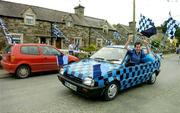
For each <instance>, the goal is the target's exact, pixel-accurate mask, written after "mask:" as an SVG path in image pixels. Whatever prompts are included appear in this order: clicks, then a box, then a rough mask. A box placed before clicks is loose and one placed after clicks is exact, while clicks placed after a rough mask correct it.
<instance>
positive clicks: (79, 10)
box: [74, 4, 84, 16]
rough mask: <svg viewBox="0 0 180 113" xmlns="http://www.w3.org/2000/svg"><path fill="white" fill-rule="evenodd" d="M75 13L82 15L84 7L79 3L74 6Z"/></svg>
mask: <svg viewBox="0 0 180 113" xmlns="http://www.w3.org/2000/svg"><path fill="white" fill-rule="evenodd" d="M74 10H75V14H76V15H78V16H84V7H83V6H81V5H80V4H79V6H76V7H75V8H74Z"/></svg>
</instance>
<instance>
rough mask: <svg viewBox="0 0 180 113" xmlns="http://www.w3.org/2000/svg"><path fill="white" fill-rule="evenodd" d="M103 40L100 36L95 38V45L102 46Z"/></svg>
mask: <svg viewBox="0 0 180 113" xmlns="http://www.w3.org/2000/svg"><path fill="white" fill-rule="evenodd" d="M102 43H103V40H102V39H101V38H97V39H96V47H99V48H100V47H102Z"/></svg>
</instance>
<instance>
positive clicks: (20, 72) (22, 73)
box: [16, 65, 31, 78]
mask: <svg viewBox="0 0 180 113" xmlns="http://www.w3.org/2000/svg"><path fill="white" fill-rule="evenodd" d="M30 73H31V71H30V68H29V66H26V65H21V66H19V67H18V68H17V70H16V76H17V77H18V78H27V77H28V76H29V75H30Z"/></svg>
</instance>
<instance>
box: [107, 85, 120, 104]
mask: <svg viewBox="0 0 180 113" xmlns="http://www.w3.org/2000/svg"><path fill="white" fill-rule="evenodd" d="M118 90H119V89H118V85H117V83H116V82H112V83H111V84H109V85H107V86H106V88H105V91H104V98H105V100H108V101H109V100H113V99H114V98H115V97H116V95H117V94H118Z"/></svg>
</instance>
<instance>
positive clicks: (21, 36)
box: [0, 1, 116, 49]
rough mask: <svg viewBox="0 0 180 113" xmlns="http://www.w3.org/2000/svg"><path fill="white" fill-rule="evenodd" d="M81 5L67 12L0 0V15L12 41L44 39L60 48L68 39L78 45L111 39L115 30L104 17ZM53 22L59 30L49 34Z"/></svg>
mask: <svg viewBox="0 0 180 113" xmlns="http://www.w3.org/2000/svg"><path fill="white" fill-rule="evenodd" d="M84 9H85V7H83V6H82V5H80V4H79V5H78V6H76V7H75V8H74V13H68V12H63V11H57V10H52V9H47V8H43V7H37V6H31V5H25V4H19V3H13V2H7V1H0V17H1V18H2V19H3V20H4V22H5V24H6V26H7V28H8V31H9V32H10V34H11V35H13V36H14V40H15V41H16V43H47V44H50V45H54V46H56V47H57V48H61V49H63V48H67V45H68V41H67V40H69V41H73V42H74V43H75V44H77V43H78V44H79V47H87V46H89V45H90V44H94V45H96V46H97V47H102V46H103V45H104V44H105V43H106V41H107V40H112V39H113V33H114V32H115V31H116V30H115V28H114V27H113V26H111V25H110V24H109V23H108V22H107V20H104V19H99V18H94V17H89V16H85V15H84ZM54 25H55V26H56V28H58V29H59V31H60V32H61V35H60V36H54V35H53V33H52V31H53V26H54ZM1 31H2V30H0V45H3V44H4V39H5V38H4V36H3V33H2V32H1ZM1 37H3V38H1ZM66 42H67V43H66ZM0 49H2V47H1V48H0Z"/></svg>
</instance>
